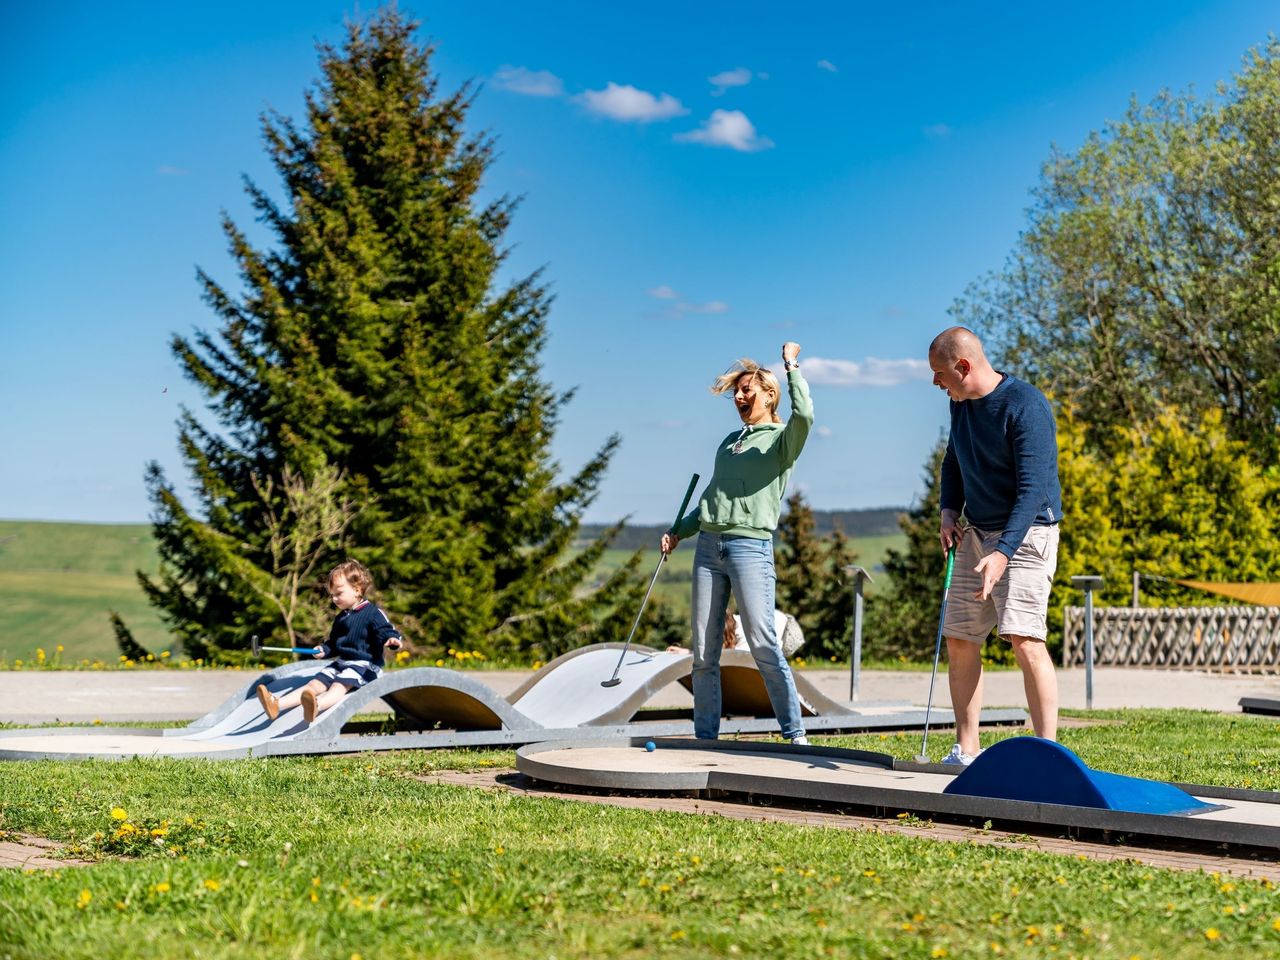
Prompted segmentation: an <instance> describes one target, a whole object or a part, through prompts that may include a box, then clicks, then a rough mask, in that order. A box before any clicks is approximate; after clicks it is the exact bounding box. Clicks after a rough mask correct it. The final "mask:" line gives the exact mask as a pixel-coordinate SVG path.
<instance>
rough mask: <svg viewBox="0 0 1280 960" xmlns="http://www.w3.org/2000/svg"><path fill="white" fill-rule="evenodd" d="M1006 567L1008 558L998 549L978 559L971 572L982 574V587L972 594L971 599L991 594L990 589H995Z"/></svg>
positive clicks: (982, 597)
mask: <svg viewBox="0 0 1280 960" xmlns="http://www.w3.org/2000/svg"><path fill="white" fill-rule="evenodd" d="M1008 568H1009V558H1008V557H1006V556H1005V555H1004V554H1003V553H1001V552H1000V551H999V550H994V551H992V552H991V553H989V554H987V555H986V556H985V557H983V558H982V559H981V560H979V561H978V565H977V566H976V567H974V568H973V572H974V573H980V574H982V589H981V590H979V591H978V592H977V593H975V594H974V595H973V599H975V600H985V599H987V597H989V596H991V591H992V590H994V589H995V586H996V584H997V583H999V582H1000V578H1001V577H1003V576H1004V572H1005V570H1007V569H1008Z"/></svg>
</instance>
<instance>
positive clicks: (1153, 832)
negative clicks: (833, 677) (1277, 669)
mask: <svg viewBox="0 0 1280 960" xmlns="http://www.w3.org/2000/svg"><path fill="white" fill-rule="evenodd" d="M645 743H646V742H645V741H644V740H640V739H630V740H618V741H613V742H609V743H599V742H586V741H577V742H563V743H537V744H529V745H526V746H523V747H521V748H520V749H519V750H518V751H517V752H516V766H517V768H518V769H519V770H520V772H521V773H523V774H525V775H527V776H529V777H532V778H534V779H536V780H540V781H543V782H545V783H552V784H559V785H562V786H569V787H585V788H588V789H593V790H608V791H621V792H635V793H670V792H679V793H687V792H698V793H703V792H705V793H710V794H713V795H720V794H727V795H729V796H730V797H740V798H745V799H747V800H750V799H752V798H765V799H769V800H775V801H784V802H787V801H789V802H801V803H815V804H822V805H834V806H838V807H842V808H848V807H858V808H873V809H876V810H879V811H884V812H893V811H910V812H912V813H918V814H926V815H937V816H951V817H958V818H968V819H973V820H977V821H979V822H981V821H985V820H998V821H1001V822H1004V823H1016V824H1024V825H1038V826H1041V827H1051V828H1055V829H1057V828H1066V829H1069V830H1071V829H1074V830H1094V831H1108V832H1112V833H1122V834H1125V835H1129V836H1142V837H1148V838H1156V839H1161V840H1178V841H1193V842H1203V843H1226V844H1232V845H1238V846H1247V847H1267V848H1273V849H1277V850H1280V793H1267V792H1263V791H1257V790H1235V789H1229V788H1222V787H1206V786H1192V785H1185V784H1166V783H1160V782H1158V781H1151V780H1141V779H1139V778H1136V777H1121V776H1119V775H1117V774H1110V773H1104V772H1101V771H1095V770H1090V769H1089V768H1088V767H1087V766H1085V765H1084V764H1083V763H1082V762H1081V761H1080V759H1079V758H1078V757H1076V756H1075V755H1074V754H1072V753H1071V752H1070V751H1069V750H1066V749H1065V748H1063V747H1060V746H1059V745H1057V744H1054V743H1051V742H1050V741H1046V740H1040V739H1039V738H1036V737H1014V738H1011V739H1009V740H1004V741H1001V742H1000V743H998V744H995V745H994V746H992V747H989V748H988V749H987V750H985V751H984V752H983V753H982V755H981V756H979V757H978V759H977V760H975V761H974V762H973V764H972V765H971V766H969V767H968V768H960V769H962V770H963V772H961V773H959V774H958V775H957V773H956V772H955V769H956V768H948V767H946V766H943V765H942V764H919V763H913V762H903V761H900V760H895V759H894V758H893V757H890V756H887V755H885V754H880V753H870V752H867V751H862V750H841V749H835V748H830V747H813V746H810V747H793V746H791V745H790V744H784V743H748V742H745V741H727V740H719V741H705V740H683V739H682V740H659V741H656V746H657V749H655V750H653V751H649V750H646V749H645ZM1046 797H1047V798H1048V799H1046Z"/></svg>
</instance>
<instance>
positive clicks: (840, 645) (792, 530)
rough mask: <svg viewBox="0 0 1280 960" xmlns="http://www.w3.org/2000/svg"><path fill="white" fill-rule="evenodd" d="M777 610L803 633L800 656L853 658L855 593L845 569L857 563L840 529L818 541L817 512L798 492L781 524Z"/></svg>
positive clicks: (788, 503)
mask: <svg viewBox="0 0 1280 960" xmlns="http://www.w3.org/2000/svg"><path fill="white" fill-rule="evenodd" d="M777 550H778V553H779V554H780V556H779V557H778V562H777V575H778V582H777V587H776V595H777V604H778V608H779V609H780V610H782V611H784V612H785V613H789V614H791V616H793V617H795V618H796V620H797V621H798V622H799V624H800V628H801V629H802V630H803V631H804V637H805V644H804V647H802V648H801V654H800V655H801V656H804V657H806V658H814V659H817V658H821V659H828V658H830V657H847V656H848V654H849V627H850V621H851V620H852V618H853V593H852V589H853V588H852V587H851V586H850V583H849V577H848V574H846V573H845V570H844V568H845V567H847V566H849V565H850V564H852V563H853V562H854V561H855V560H856V559H857V554H856V553H855V552H854V551H853V549H852V547H851V546H850V545H849V539H848V538H847V537H846V536H845V535H844V534H843V533H842V532H841V531H839V530H835V531H833V532H832V533H831V534H830V535H829V536H826V537H819V536H818V535H817V525H816V523H815V522H814V517H813V510H812V509H811V508H810V507H809V503H808V501H807V500H805V498H804V494H802V493H800V492H799V491H796V492H795V493H793V494H791V496H789V497H788V498H787V509H786V511H785V512H784V513H783V515H782V518H781V520H780V521H779V522H778V533H777Z"/></svg>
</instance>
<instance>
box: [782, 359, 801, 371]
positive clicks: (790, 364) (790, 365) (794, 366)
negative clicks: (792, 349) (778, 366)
mask: <svg viewBox="0 0 1280 960" xmlns="http://www.w3.org/2000/svg"><path fill="white" fill-rule="evenodd" d="M782 366H783V367H784V368H785V369H787V370H799V369H800V361H799V360H783V361H782Z"/></svg>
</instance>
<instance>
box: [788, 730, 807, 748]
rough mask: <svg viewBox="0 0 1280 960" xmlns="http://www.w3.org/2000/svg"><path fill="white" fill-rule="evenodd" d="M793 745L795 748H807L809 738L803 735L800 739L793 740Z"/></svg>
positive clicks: (793, 738) (794, 738)
mask: <svg viewBox="0 0 1280 960" xmlns="http://www.w3.org/2000/svg"><path fill="white" fill-rule="evenodd" d="M791 745H792V746H793V747H807V746H808V745H809V738H808V737H806V736H805V735H804V734H803V733H802V734H800V736H798V737H792V738H791Z"/></svg>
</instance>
